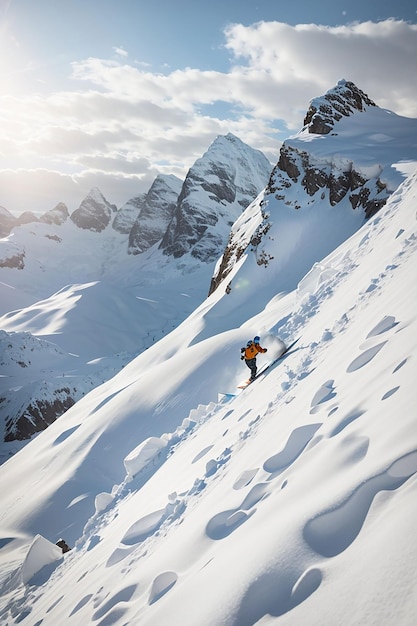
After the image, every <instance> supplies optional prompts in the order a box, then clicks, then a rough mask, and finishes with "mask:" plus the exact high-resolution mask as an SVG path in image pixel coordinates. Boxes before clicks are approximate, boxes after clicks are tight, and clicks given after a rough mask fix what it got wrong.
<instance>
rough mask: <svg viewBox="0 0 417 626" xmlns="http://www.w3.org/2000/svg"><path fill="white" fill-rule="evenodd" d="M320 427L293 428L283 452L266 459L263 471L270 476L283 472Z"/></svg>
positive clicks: (312, 425)
mask: <svg viewBox="0 0 417 626" xmlns="http://www.w3.org/2000/svg"><path fill="white" fill-rule="evenodd" d="M320 426H321V423H319V424H306V425H305V426H300V427H299V428H295V429H294V430H293V431H292V433H291V435H290V436H289V438H288V441H287V443H286V444H285V446H284V448H283V450H281V451H280V452H278V454H274V456H271V457H270V458H269V459H267V460H266V461H265V463H264V465H263V469H264V470H265V471H266V472H269V473H270V474H278V473H281V472H283V471H284V470H285V469H286V468H287V467H288V466H289V465H291V463H293V462H294V461H295V460H296V459H297V458H298V457H299V456H300V454H301V453H302V451H303V450H304V448H305V447H306V445H307V444H308V443H309V442H310V440H311V439H312V438H313V435H314V433H315V432H316V431H317V430H318V429H319V428H320Z"/></svg>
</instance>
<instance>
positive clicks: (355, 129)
mask: <svg viewBox="0 0 417 626" xmlns="http://www.w3.org/2000/svg"><path fill="white" fill-rule="evenodd" d="M313 102H315V103H316V104H315V105H314V106H313V107H312V108H310V111H313V110H314V111H321V113H320V114H319V113H318V112H317V113H314V114H312V115H311V116H310V117H311V120H310V122H309V123H308V124H307V125H306V126H304V127H303V128H302V129H301V130H300V132H298V133H297V134H296V135H294V136H292V137H289V138H288V139H287V140H286V141H285V142H284V143H283V145H282V147H281V151H280V156H279V160H278V163H277V165H276V166H275V168H274V169H273V171H272V174H271V177H270V180H269V182H268V185H267V187H266V188H265V190H264V193H262V194H260V196H259V198H258V199H257V200H256V201H254V202H253V203H252V204H251V205H250V206H249V207H248V209H247V210H246V211H245V213H244V214H243V215H242V216H241V217H240V218H239V219H237V221H236V222H235V224H234V225H233V227H232V230H231V235H230V239H229V242H228V245H227V247H226V250H225V252H224V254H223V258H222V260H221V262H220V263H219V264H218V266H217V268H216V272H215V275H214V278H213V283H212V289H215V288H216V287H217V286H218V285H219V284H220V283H221V282H222V280H224V279H225V278H227V276H228V275H229V273H230V272H231V270H232V268H233V267H234V266H235V264H236V263H237V262H238V261H239V260H240V259H241V257H242V255H244V254H245V253H247V252H252V253H254V254H255V256H256V262H257V263H258V264H259V265H260V267H261V268H263V267H266V266H267V265H269V266H270V271H273V272H274V274H275V275H276V280H277V284H279V285H280V286H281V288H282V289H284V290H285V289H287V285H288V281H287V279H286V277H287V276H288V275H291V276H292V275H293V274H294V272H295V273H296V275H297V276H298V279H300V278H301V276H302V274H303V273H305V272H306V271H307V270H308V265H309V264H310V266H311V265H312V264H313V263H314V262H315V261H318V260H319V259H320V256H319V255H320V254H322V253H323V251H324V249H323V248H322V247H321V244H320V246H319V247H317V244H316V241H315V239H316V238H317V237H321V238H323V232H326V233H327V235H326V237H325V240H326V241H327V246H326V250H327V252H330V250H332V249H334V247H335V246H337V245H338V244H339V243H341V242H342V241H343V239H344V238H346V236H348V235H349V234H352V233H353V232H354V231H355V230H356V229H357V228H359V227H360V226H361V225H362V224H363V223H364V220H365V219H366V218H369V217H370V216H371V215H373V214H375V213H376V212H377V211H378V210H380V209H381V207H382V206H384V204H385V203H386V201H387V199H388V198H389V197H390V195H391V194H392V193H393V191H394V190H395V189H397V187H398V186H399V185H400V184H401V182H402V181H403V180H404V178H405V177H406V176H407V175H408V174H410V173H411V172H412V171H413V170H414V169H415V168H416V166H417V120H415V119H409V118H405V117H401V116H399V115H396V114H395V113H393V112H391V111H386V110H384V109H381V108H380V107H378V106H376V105H375V104H374V103H372V101H371V100H370V99H369V98H368V96H366V95H365V94H363V92H361V91H360V90H359V89H358V88H356V87H355V86H354V85H353V83H350V82H345V81H341V82H340V83H339V84H338V86H337V87H336V88H334V89H332V90H330V91H329V92H328V94H326V95H325V96H323V97H322V98H319V99H316V100H314V101H313ZM320 103H321V104H323V106H322V108H321V109H320V106H321V104H320ZM323 111H324V112H325V113H326V114H327V115H328V117H327V118H326V119H327V121H328V122H329V120H330V119H331V123H332V132H329V133H327V132H325V133H324V134H317V132H311V129H312V128H313V127H314V124H316V122H315V121H314V120H315V115H322V114H323ZM329 123H330V122H329ZM298 245H301V246H303V248H304V249H305V253H304V254H302V255H300V254H298V252H297V246H298ZM291 251H292V252H291ZM229 278H230V277H229Z"/></svg>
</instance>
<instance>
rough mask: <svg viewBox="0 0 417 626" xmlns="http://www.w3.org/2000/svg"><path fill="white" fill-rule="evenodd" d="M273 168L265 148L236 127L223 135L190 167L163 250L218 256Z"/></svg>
mask: <svg viewBox="0 0 417 626" xmlns="http://www.w3.org/2000/svg"><path fill="white" fill-rule="evenodd" d="M270 171H271V164H270V163H269V161H268V160H267V158H266V157H265V155H264V154H262V152H260V151H259V150H254V149H253V148H251V147H250V146H248V145H247V144H245V143H243V141H241V140H240V139H238V138H237V137H235V136H234V135H232V134H231V133H229V134H228V135H226V136H218V137H217V138H216V139H215V140H214V141H213V143H212V144H211V145H210V146H209V148H208V150H207V152H205V154H204V155H203V156H202V157H201V158H200V159H198V160H197V161H196V162H195V163H194V165H193V166H192V167H191V169H190V170H189V171H188V174H187V177H186V179H185V182H184V185H183V187H182V191H181V194H180V196H179V198H178V204H177V207H176V210H175V213H174V215H173V218H172V220H171V223H170V225H169V227H168V229H167V232H166V233H165V236H164V238H163V240H162V243H161V248H162V250H163V251H164V254H166V255H172V256H173V257H174V258H179V257H182V256H183V255H184V254H186V253H190V254H191V256H192V257H194V258H196V259H199V260H200V261H203V262H205V263H208V262H213V261H214V260H216V259H217V258H218V256H219V254H221V252H222V251H223V249H224V245H225V243H226V241H227V238H228V235H229V232H230V227H231V225H232V224H233V222H234V221H235V220H236V219H237V218H238V217H239V215H241V213H242V211H243V210H244V209H245V208H246V207H247V206H248V205H249V204H250V203H251V202H252V201H253V200H254V198H255V197H256V196H257V195H258V193H259V192H260V191H261V190H262V189H263V188H264V186H265V184H266V182H267V181H268V178H269V174H270Z"/></svg>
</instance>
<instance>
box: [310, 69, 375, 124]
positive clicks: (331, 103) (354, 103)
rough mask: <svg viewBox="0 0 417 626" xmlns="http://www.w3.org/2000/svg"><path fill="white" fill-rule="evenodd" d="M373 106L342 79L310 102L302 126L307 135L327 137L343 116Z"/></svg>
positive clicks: (360, 91) (352, 84)
mask: <svg viewBox="0 0 417 626" xmlns="http://www.w3.org/2000/svg"><path fill="white" fill-rule="evenodd" d="M374 106H376V104H375V102H373V101H372V100H371V99H370V98H369V96H367V95H366V94H365V93H364V92H363V91H362V90H361V89H359V88H358V87H357V86H356V85H355V84H354V83H352V82H351V81H346V80H344V79H342V80H339V82H338V83H337V85H336V86H335V87H333V88H332V89H329V90H328V91H327V92H326V93H325V94H324V95H323V96H320V97H318V98H314V99H313V100H312V101H311V102H310V106H309V108H308V111H307V115H306V116H305V118H304V126H307V127H308V132H309V133H315V134H319V135H327V134H328V133H330V132H331V131H332V130H333V129H334V125H335V123H336V122H338V121H339V120H340V119H342V117H343V116H345V117H349V115H351V114H352V113H353V112H356V111H365V110H366V109H367V108H368V107H374Z"/></svg>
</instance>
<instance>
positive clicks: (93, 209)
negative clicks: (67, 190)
mask: <svg viewBox="0 0 417 626" xmlns="http://www.w3.org/2000/svg"><path fill="white" fill-rule="evenodd" d="M116 211H117V207H116V206H115V205H114V204H110V202H108V201H107V200H106V199H105V197H104V196H103V194H102V193H101V191H100V190H99V189H97V188H96V187H95V188H94V189H92V190H91V191H90V193H89V194H88V195H87V196H86V198H84V200H83V201H82V202H81V204H80V206H79V208H78V209H76V210H75V211H74V212H73V213H72V214H71V220H72V221H73V222H74V224H76V226H78V227H79V228H84V229H85V230H92V231H95V232H97V233H100V232H101V231H102V230H104V229H105V228H106V227H107V226H108V225H109V224H110V221H111V217H112V214H113V213H114V212H116Z"/></svg>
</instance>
